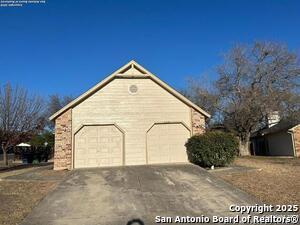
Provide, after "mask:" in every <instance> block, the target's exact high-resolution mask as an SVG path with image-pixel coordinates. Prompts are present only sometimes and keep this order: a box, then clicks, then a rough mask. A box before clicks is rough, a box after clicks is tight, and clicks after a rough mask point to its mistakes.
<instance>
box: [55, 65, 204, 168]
mask: <svg viewBox="0 0 300 225" xmlns="http://www.w3.org/2000/svg"><path fill="white" fill-rule="evenodd" d="M84 76H86V75H84ZM86 77H88V76H86ZM208 117H209V114H208V113H207V112H205V111H204V110H202V109H201V108H200V107H199V106H197V105H195V104H194V103H192V102H191V101H189V100H188V99H187V98H186V97H184V96H182V95H181V94H180V93H178V92H177V91H176V90H174V89H173V88H171V87H170V86H168V85H167V84H166V83H164V82H163V81H161V80H160V79H159V78H158V77H157V76H155V75H154V74H152V73H151V72H149V71H148V70H146V69H145V68H144V67H142V66H141V65H139V64H138V63H136V62H135V61H130V62H129V63H127V64H126V65H124V66H122V67H121V68H120V69H118V70H116V71H115V72H113V73H112V74H110V75H109V76H108V77H106V78H105V79H103V80H102V81H100V82H99V83H98V84H96V85H95V86H94V87H92V88H90V89H89V90H88V91H86V92H85V93H83V94H82V95H80V96H79V97H78V98H76V99H75V100H73V101H72V102H70V103H69V104H68V105H66V106H65V107H63V108H62V109H61V110H59V111H58V112H56V113H55V114H53V115H52V116H51V117H50V120H53V121H55V149H54V169H56V170H59V169H76V168H91V167H108V166H130V165H145V164H159V163H181V162H187V161H188V160H187V154H186V148H185V143H186V141H187V140H188V138H190V137H191V136H192V135H196V134H201V133H203V132H205V119H206V118H208Z"/></svg>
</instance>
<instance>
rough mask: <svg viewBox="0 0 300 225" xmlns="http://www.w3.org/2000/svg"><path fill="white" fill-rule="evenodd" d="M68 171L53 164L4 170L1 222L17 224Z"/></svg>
mask: <svg viewBox="0 0 300 225" xmlns="http://www.w3.org/2000/svg"><path fill="white" fill-rule="evenodd" d="M66 173H67V172H66V171H53V170H52V167H51V166H47V167H45V166H44V167H40V168H30V169H28V168H27V169H22V170H18V171H9V172H4V173H3V172H2V173H1V174H0V175H1V176H0V177H1V181H0V203H1V204H0V224H3V225H16V224H20V223H21V221H22V220H23V219H24V218H25V217H26V216H27V215H28V214H29V213H30V212H31V210H32V209H33V207H34V206H36V205H37V204H38V203H39V202H40V201H41V200H42V199H43V198H44V197H45V196H46V195H47V194H48V193H49V192H50V191H52V190H54V189H55V187H56V185H57V184H58V183H59V181H60V180H62V179H63V178H64V176H65V174H66Z"/></svg>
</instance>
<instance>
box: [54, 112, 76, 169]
mask: <svg viewBox="0 0 300 225" xmlns="http://www.w3.org/2000/svg"><path fill="white" fill-rule="evenodd" d="M71 166H72V109H69V110H68V111H66V112H64V113H63V114H61V115H60V116H59V117H57V118H56V120H55V149H54V169H55V170H62V169H71Z"/></svg>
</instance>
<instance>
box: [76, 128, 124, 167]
mask: <svg viewBox="0 0 300 225" xmlns="http://www.w3.org/2000/svg"><path fill="white" fill-rule="evenodd" d="M74 157H75V160H74V167H75V168H86V167H104V166H120V165H122V164H123V134H122V132H121V131H120V130H119V129H118V128H117V127H115V126H114V125H97V126H96V125H95V126H84V127H83V128H81V129H80V130H79V131H78V132H77V133H76V135H75V152H74Z"/></svg>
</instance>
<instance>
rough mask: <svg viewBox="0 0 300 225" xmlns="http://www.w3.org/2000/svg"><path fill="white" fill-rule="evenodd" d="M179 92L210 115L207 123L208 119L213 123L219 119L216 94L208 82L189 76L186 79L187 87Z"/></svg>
mask: <svg viewBox="0 0 300 225" xmlns="http://www.w3.org/2000/svg"><path fill="white" fill-rule="evenodd" d="M200 79H202V78H200ZM201 81H202V80H201ZM181 93H182V94H183V95H184V96H185V97H187V98H188V99H190V100H191V101H192V102H193V103H195V104H196V105H198V106H199V107H201V108H202V109H204V110H205V111H206V112H208V113H209V114H211V115H212V117H211V118H210V120H208V121H207V122H208V123H210V121H212V122H213V123H216V122H218V121H219V118H218V115H219V114H218V110H217V105H218V95H217V92H216V91H215V89H214V88H213V87H211V85H210V84H204V83H203V82H199V80H197V79H195V78H189V79H188V80H187V87H186V88H185V89H184V90H182V91H181Z"/></svg>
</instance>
